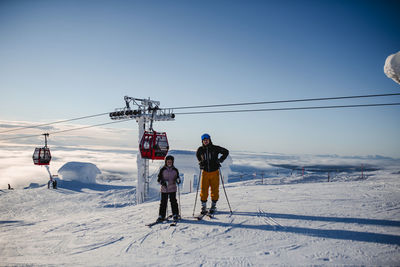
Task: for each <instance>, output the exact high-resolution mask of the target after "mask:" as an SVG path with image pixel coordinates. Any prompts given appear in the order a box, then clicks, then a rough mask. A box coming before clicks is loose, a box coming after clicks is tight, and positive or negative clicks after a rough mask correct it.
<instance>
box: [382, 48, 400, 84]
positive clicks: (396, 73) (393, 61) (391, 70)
mask: <svg viewBox="0 0 400 267" xmlns="http://www.w3.org/2000/svg"><path fill="white" fill-rule="evenodd" d="M383 71H384V72H385V74H386V76H388V77H389V78H390V79H392V80H393V81H395V82H396V83H398V84H400V51H399V52H397V53H395V54H392V55H390V56H388V57H387V58H386V61H385V66H384V67H383Z"/></svg>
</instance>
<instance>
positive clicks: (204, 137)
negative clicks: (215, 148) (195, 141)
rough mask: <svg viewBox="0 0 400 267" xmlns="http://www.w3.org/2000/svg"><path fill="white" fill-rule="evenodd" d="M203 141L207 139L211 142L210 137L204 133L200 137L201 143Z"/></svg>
mask: <svg viewBox="0 0 400 267" xmlns="http://www.w3.org/2000/svg"><path fill="white" fill-rule="evenodd" d="M204 139H209V140H211V137H210V135H209V134H207V133H205V134H203V135H202V136H201V141H203V140H204Z"/></svg>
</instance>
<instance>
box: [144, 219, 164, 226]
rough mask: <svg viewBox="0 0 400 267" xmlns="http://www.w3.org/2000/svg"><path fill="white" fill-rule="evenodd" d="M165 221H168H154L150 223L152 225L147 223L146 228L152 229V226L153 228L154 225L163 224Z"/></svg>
mask: <svg viewBox="0 0 400 267" xmlns="http://www.w3.org/2000/svg"><path fill="white" fill-rule="evenodd" d="M165 221H168V219H165V220H163V221H155V222H152V223H148V224H146V226H148V227H152V226H154V225H156V224H159V223H164V222H165Z"/></svg>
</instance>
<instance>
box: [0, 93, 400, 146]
mask: <svg viewBox="0 0 400 267" xmlns="http://www.w3.org/2000/svg"><path fill="white" fill-rule="evenodd" d="M398 95H400V93H390V94H373V95H358V96H339V97H325V98H306V99H292V100H276V101H262V102H248V103H231V104H217V105H203V106H186V107H175V108H170V109H194V108H211V107H227V106H244V105H261V104H277V103H293V102H306V101H327V100H339V99H355V98H372V97H385V96H398ZM383 105H393V104H378V105H377V104H366V105H347V106H327V107H303V108H277V109H252V110H232V111H223V110H222V111H198V112H182V113H175V114H179V115H188V114H206V113H228V112H251V111H279V110H293V109H297V110H298V109H317V108H340V107H343V108H344V107H365V106H383ZM394 105H396V104H394ZM109 113H110V112H105V113H99V114H94V115H88V116H83V117H77V118H72V119H66V120H61V121H55V122H50V123H43V124H38V125H32V126H25V127H20V128H17V129H11V130H6V131H2V132H0V134H1V133H8V132H14V131H19V130H24V129H30V128H38V127H42V126H49V125H53V124H59V123H65V122H70V121H75V120H82V119H88V118H93V117H98V116H103V115H109ZM122 121H124V120H122ZM106 124H111V123H106ZM106 124H99V125H94V126H93V127H96V126H101V125H106ZM33 136H37V135H33ZM17 138H20V137H15V138H11V139H17ZM0 140H9V139H7V138H6V139H0Z"/></svg>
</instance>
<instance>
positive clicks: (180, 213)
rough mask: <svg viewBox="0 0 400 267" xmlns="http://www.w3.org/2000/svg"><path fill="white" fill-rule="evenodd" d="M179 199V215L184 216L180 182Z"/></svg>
mask: <svg viewBox="0 0 400 267" xmlns="http://www.w3.org/2000/svg"><path fill="white" fill-rule="evenodd" d="M178 201H179V215H180V216H181V217H182V209H181V190H179V184H178Z"/></svg>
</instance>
